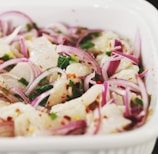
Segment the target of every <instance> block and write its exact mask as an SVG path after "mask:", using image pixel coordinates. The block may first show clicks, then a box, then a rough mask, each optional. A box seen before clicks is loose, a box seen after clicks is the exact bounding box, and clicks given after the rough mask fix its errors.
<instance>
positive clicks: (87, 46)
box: [80, 41, 95, 50]
mask: <svg viewBox="0 0 158 154" xmlns="http://www.w3.org/2000/svg"><path fill="white" fill-rule="evenodd" d="M94 45H95V44H94V43H93V42H90V41H89V42H85V43H83V44H81V46H80V47H81V48H82V49H85V50H87V49H89V48H92V47H94Z"/></svg>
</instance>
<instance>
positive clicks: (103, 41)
mask: <svg viewBox="0 0 158 154" xmlns="http://www.w3.org/2000/svg"><path fill="white" fill-rule="evenodd" d="M113 39H120V38H119V36H118V35H117V34H116V33H113V32H102V33H101V35H100V36H99V37H96V38H94V39H93V40H91V42H93V43H94V44H95V45H94V47H92V48H90V49H88V51H90V52H93V53H103V52H106V51H111V49H112V48H113V45H112V43H111V40H113Z"/></svg>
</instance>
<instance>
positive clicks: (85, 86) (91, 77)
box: [84, 72, 96, 91]
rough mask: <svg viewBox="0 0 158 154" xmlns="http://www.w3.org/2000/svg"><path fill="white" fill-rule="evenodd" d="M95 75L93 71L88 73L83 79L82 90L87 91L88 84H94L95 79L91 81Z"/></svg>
mask: <svg viewBox="0 0 158 154" xmlns="http://www.w3.org/2000/svg"><path fill="white" fill-rule="evenodd" d="M94 77H95V72H93V73H91V74H89V75H87V76H86V78H85V79H84V90H85V91H87V90H88V89H89V84H90V83H91V84H96V82H95V81H92V79H93V78H94Z"/></svg>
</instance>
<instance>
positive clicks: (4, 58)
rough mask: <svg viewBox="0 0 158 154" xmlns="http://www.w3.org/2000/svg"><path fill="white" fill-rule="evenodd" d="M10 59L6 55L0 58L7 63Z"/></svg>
mask: <svg viewBox="0 0 158 154" xmlns="http://www.w3.org/2000/svg"><path fill="white" fill-rule="evenodd" d="M10 59H12V58H11V57H10V56H9V55H8V54H4V56H3V57H2V60H4V61H7V60H10Z"/></svg>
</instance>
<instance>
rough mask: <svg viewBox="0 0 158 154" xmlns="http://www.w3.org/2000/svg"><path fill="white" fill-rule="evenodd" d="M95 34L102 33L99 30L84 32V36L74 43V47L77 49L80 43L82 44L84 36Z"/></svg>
mask: <svg viewBox="0 0 158 154" xmlns="http://www.w3.org/2000/svg"><path fill="white" fill-rule="evenodd" d="M97 32H102V30H99V29H93V30H87V31H86V32H85V35H83V36H82V37H80V38H79V39H78V41H77V42H76V47H79V46H80V43H81V42H82V40H83V39H84V38H85V37H86V36H88V35H89V34H92V33H97Z"/></svg>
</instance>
